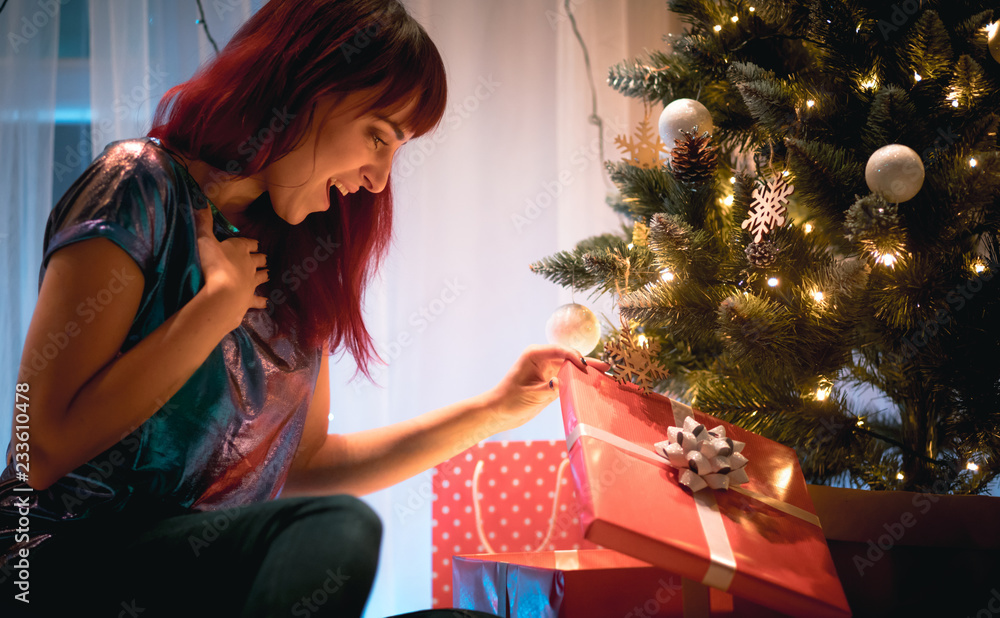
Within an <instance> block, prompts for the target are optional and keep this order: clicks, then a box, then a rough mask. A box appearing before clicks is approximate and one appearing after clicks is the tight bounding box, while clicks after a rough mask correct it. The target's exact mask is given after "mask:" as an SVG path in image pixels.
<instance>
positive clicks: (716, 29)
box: [712, 24, 722, 32]
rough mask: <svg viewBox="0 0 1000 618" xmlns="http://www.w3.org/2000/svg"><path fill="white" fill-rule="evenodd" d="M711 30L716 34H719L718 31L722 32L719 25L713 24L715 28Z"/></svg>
mask: <svg viewBox="0 0 1000 618" xmlns="http://www.w3.org/2000/svg"><path fill="white" fill-rule="evenodd" d="M712 30H715V31H716V32H719V31H721V30H722V26H720V25H719V24H715V27H714V28H712Z"/></svg>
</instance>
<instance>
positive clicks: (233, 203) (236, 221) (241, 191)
mask: <svg viewBox="0 0 1000 618" xmlns="http://www.w3.org/2000/svg"><path fill="white" fill-rule="evenodd" d="M176 158H178V159H180V160H181V162H182V163H183V164H184V165H186V166H187V169H188V172H189V173H190V174H191V176H192V177H193V178H194V179H195V181H196V182H197V183H198V186H199V187H201V190H202V191H203V192H204V193H205V195H206V196H208V199H210V200H212V203H213V204H215V207H216V208H218V209H219V212H221V213H222V216H224V217H225V218H226V219H227V220H228V221H229V222H230V223H232V224H233V225H235V226H236V227H238V228H242V227H244V226H245V225H246V224H247V223H248V219H247V216H246V211H247V207H249V206H250V204H251V203H252V202H253V201H254V200H256V199H257V198H258V197H260V195H261V194H262V193H264V183H263V182H262V181H261V180H260V179H259V178H258V177H257V176H249V177H246V178H240V177H237V176H234V175H232V174H227V173H226V172H224V171H222V170H220V169H218V168H215V167H212V166H211V165H209V164H208V163H205V162H204V161H199V160H197V159H188V158H186V157H184V156H181V155H177V157H176Z"/></svg>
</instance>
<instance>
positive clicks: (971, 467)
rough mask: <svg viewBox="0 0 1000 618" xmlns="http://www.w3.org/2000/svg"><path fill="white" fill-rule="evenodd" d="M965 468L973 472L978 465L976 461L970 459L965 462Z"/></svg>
mask: <svg viewBox="0 0 1000 618" xmlns="http://www.w3.org/2000/svg"><path fill="white" fill-rule="evenodd" d="M965 469H966V470H972V471H973V472H975V471H976V470H978V469H979V466H978V465H976V462H974V461H970V462H969V463H967V464H965Z"/></svg>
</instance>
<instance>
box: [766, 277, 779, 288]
mask: <svg viewBox="0 0 1000 618" xmlns="http://www.w3.org/2000/svg"><path fill="white" fill-rule="evenodd" d="M767 284H768V285H769V286H771V287H772V288H773V287H775V286H777V285H778V278H777V277H771V278H770V279H768V280H767Z"/></svg>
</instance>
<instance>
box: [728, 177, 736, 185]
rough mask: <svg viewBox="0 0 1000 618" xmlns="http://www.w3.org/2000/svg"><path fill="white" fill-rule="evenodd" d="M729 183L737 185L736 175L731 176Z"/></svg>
mask: <svg viewBox="0 0 1000 618" xmlns="http://www.w3.org/2000/svg"><path fill="white" fill-rule="evenodd" d="M729 184H731V185H735V184H736V176H730V177H729Z"/></svg>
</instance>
